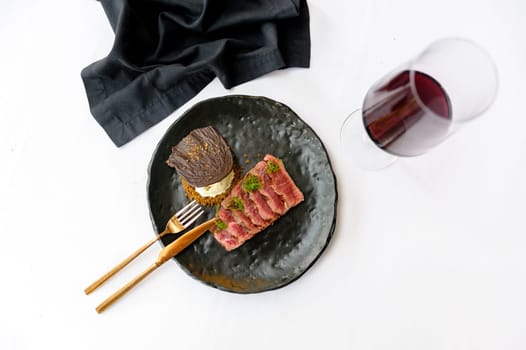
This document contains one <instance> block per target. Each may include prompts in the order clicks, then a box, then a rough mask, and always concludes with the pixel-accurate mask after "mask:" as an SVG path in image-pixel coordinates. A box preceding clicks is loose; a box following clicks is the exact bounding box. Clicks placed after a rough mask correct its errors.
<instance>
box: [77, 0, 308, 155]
mask: <svg viewBox="0 0 526 350" xmlns="http://www.w3.org/2000/svg"><path fill="white" fill-rule="evenodd" d="M100 2H101V3H102V6H103V8H104V11H105V13H106V16H107V17H108V20H109V22H110V23H111V26H112V28H113V30H114V32H115V41H114V45H113V48H112V49H111V52H110V53H109V54H108V56H107V57H105V58H103V59H102V60H100V61H97V62H95V63H93V64H91V65H89V66H88V67H86V68H85V69H83V70H82V73H81V77H82V79H83V82H84V85H85V88H86V93H87V96H88V101H89V105H90V110H91V113H92V114H93V116H94V117H95V119H96V120H97V122H98V123H99V124H100V125H101V126H102V127H103V128H104V130H105V131H106V133H107V134H108V135H109V136H110V138H111V139H112V141H113V142H114V143H115V145H117V146H121V145H123V144H125V143H127V142H128V141H130V140H132V139H133V138H134V137H136V136H137V135H139V134H140V133H142V132H143V131H145V130H146V129H148V128H150V127H151V126H153V125H155V124H156V123H158V122H159V121H161V120H162V119H164V118H166V117H167V116H168V115H169V114H171V113H172V112H173V111H174V110H176V109H177V108H178V107H180V106H181V105H183V104H184V103H185V102H187V101H188V100H190V99H191V98H192V97H194V96H195V95H196V94H197V93H198V92H199V91H201V90H202V89H203V88H204V87H205V86H206V85H207V84H208V83H210V82H211V81H212V80H213V79H214V78H215V77H218V78H219V80H220V81H221V83H222V84H223V85H224V87H225V88H231V87H233V86H236V85H239V84H241V83H244V82H246V81H249V80H252V79H255V78H257V77H259V76H261V75H263V74H266V73H269V72H271V71H273V70H276V69H282V68H287V67H308V66H309V61H310V32H309V12H308V7H307V3H306V1H305V0H259V1H258V0H101V1H100Z"/></svg>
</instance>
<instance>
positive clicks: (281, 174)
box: [264, 154, 304, 208]
mask: <svg viewBox="0 0 526 350" xmlns="http://www.w3.org/2000/svg"><path fill="white" fill-rule="evenodd" d="M264 160H265V161H266V162H267V164H268V166H269V168H270V169H272V171H269V172H268V174H269V176H270V178H271V179H272V184H273V186H274V189H275V190H276V192H277V193H279V195H280V196H281V197H282V198H283V199H284V200H285V204H286V205H287V207H288V208H290V207H293V206H295V205H297V204H298V203H300V202H302V201H303V199H304V198H303V193H301V191H300V189H299V188H298V187H297V186H296V184H295V183H294V181H293V180H292V178H291V177H290V175H289V173H288V172H287V170H286V169H285V167H284V166H283V162H282V161H281V160H280V159H278V158H276V157H274V156H272V155H270V154H267V155H266V156H265V158H264Z"/></svg>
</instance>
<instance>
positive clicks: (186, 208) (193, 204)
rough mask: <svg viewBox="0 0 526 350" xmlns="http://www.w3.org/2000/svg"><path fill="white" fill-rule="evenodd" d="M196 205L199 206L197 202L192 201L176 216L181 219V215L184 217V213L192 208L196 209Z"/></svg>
mask: <svg viewBox="0 0 526 350" xmlns="http://www.w3.org/2000/svg"><path fill="white" fill-rule="evenodd" d="M196 205H198V204H197V202H196V201H195V200H193V201H191V202H190V203H188V204H187V205H185V206H184V207H182V208H181V209H180V210H179V211H178V212H177V213H175V216H177V217H179V215H182V214H183V213H185V212H186V211H188V210H190V208H192V207H195V206H196Z"/></svg>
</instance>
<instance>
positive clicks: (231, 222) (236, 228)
mask: <svg viewBox="0 0 526 350" xmlns="http://www.w3.org/2000/svg"><path fill="white" fill-rule="evenodd" d="M217 216H218V217H219V219H221V220H222V221H223V222H224V223H225V224H226V225H227V229H228V232H230V234H231V235H232V236H234V237H237V238H238V239H240V240H243V241H244V240H246V239H248V238H250V237H251V236H252V234H251V233H249V232H247V230H246V229H245V228H244V227H243V226H242V225H240V224H238V223H237V222H236V220H235V218H234V216H233V215H232V213H231V211H230V210H228V209H225V208H220V209H219V211H218V212H217Z"/></svg>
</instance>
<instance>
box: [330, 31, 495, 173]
mask: <svg viewBox="0 0 526 350" xmlns="http://www.w3.org/2000/svg"><path fill="white" fill-rule="evenodd" d="M497 85H498V84H497V70H496V68H495V65H494V63H493V61H492V60H491V58H490V56H489V55H488V54H487V53H486V52H485V51H484V50H483V49H482V48H480V47H479V46H478V45H476V44H475V43H473V42H471V41H469V40H465V39H458V38H450V39H441V40H438V41H436V42H434V43H432V44H431V45H430V46H429V47H427V48H426V49H425V50H424V51H423V52H422V53H421V54H419V55H418V56H417V57H416V58H414V59H412V60H410V61H408V62H407V63H405V64H403V65H401V66H400V67H398V68H397V69H395V70H393V71H391V72H390V73H388V74H386V75H385V76H384V77H382V78H381V79H379V80H378V81H377V82H375V83H374V84H373V85H372V86H371V87H370V89H369V90H368V91H367V93H366V95H365V97H364V100H363V106H362V108H361V109H360V110H357V111H355V112H353V113H352V114H351V115H350V116H349V117H347V118H346V119H345V121H344V123H343V125H342V128H341V130H340V138H341V143H342V145H343V149H344V152H346V153H348V154H349V156H350V158H352V159H353V160H354V161H356V162H357V163H358V165H359V166H360V167H362V168H365V169H381V168H383V167H385V166H388V165H390V164H392V163H393V162H394V161H395V160H396V159H397V157H413V156H418V155H422V154H424V153H426V152H428V151H429V150H431V149H432V148H434V147H436V146H437V145H439V144H440V143H441V142H443V141H444V140H445V139H446V138H447V137H449V136H450V135H451V134H452V133H453V132H455V131H456V130H458V128H459V127H460V126H461V125H463V124H464V123H465V122H467V121H469V120H472V119H474V118H476V117H477V116H479V115H481V114H482V113H483V112H484V111H486V110H487V109H488V108H489V107H490V106H491V104H492V103H493V101H494V99H495V97H496V93H497Z"/></svg>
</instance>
